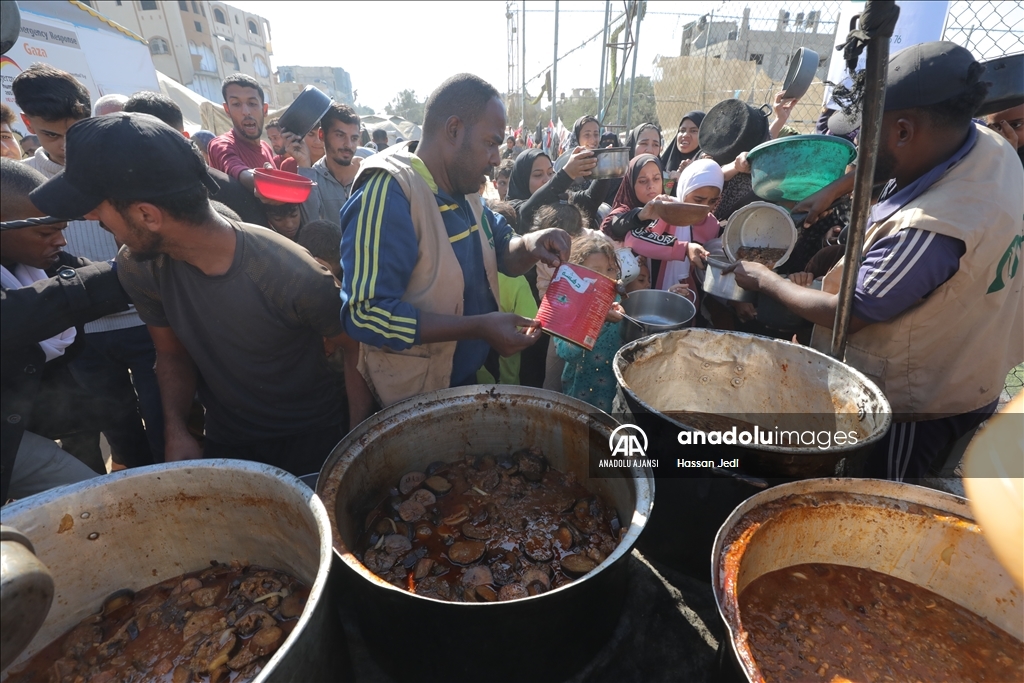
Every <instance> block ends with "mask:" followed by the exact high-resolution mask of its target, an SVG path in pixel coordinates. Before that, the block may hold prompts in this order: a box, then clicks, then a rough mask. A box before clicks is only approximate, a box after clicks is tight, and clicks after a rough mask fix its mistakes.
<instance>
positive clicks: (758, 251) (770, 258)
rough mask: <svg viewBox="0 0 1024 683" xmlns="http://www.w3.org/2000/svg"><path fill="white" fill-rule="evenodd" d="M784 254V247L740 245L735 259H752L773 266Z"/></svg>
mask: <svg viewBox="0 0 1024 683" xmlns="http://www.w3.org/2000/svg"><path fill="white" fill-rule="evenodd" d="M785 255H786V250H785V249H775V248H772V247H740V248H739V249H738V250H737V251H736V260H737V261H753V262H754V263H760V264H761V265H763V266H768V267H769V268H774V267H775V264H776V263H777V262H778V261H779V259H780V258H782V257H783V256H785Z"/></svg>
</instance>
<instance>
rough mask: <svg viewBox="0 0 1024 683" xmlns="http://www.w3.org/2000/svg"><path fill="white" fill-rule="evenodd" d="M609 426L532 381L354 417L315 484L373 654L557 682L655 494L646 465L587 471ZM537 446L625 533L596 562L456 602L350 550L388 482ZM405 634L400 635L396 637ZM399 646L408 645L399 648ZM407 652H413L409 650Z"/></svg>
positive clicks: (436, 667)
mask: <svg viewBox="0 0 1024 683" xmlns="http://www.w3.org/2000/svg"><path fill="white" fill-rule="evenodd" d="M617 426H618V423H616V422H615V420H613V419H612V418H611V417H609V416H608V415H606V414H604V413H601V412H600V411H598V410H597V409H596V408H594V407H592V406H590V405H588V404H586V403H583V402H582V401H578V400H576V399H573V398H570V397H568V396H565V395H563V394H559V393H556V392H552V391H545V390H542V389H533V388H530V387H521V386H510V385H500V386H494V385H490V386H488V385H477V386H470V387H460V388H453V389H443V390H441V391H435V392H432V393H429V394H424V395H422V396H417V397H415V398H411V399H408V400H406V401H402V402H400V403H396V404H394V405H392V406H390V407H389V408H386V409H384V410H382V411H380V412H379V413H377V414H376V415H374V416H373V417H371V418H370V419H368V420H366V421H365V422H363V423H362V424H360V425H359V426H358V427H357V428H356V429H355V430H354V431H352V432H351V433H350V434H349V435H348V436H347V437H345V439H344V440H343V441H342V442H341V443H340V444H338V446H337V448H335V450H334V452H333V453H332V454H331V457H330V458H328V460H327V462H326V463H325V464H324V467H323V469H322V470H321V474H320V479H319V481H318V482H317V492H318V493H319V494H320V497H321V498H322V499H323V501H324V504H325V505H326V506H327V510H328V514H329V516H330V518H331V527H332V529H331V530H332V534H333V538H334V550H335V552H336V553H337V555H338V557H339V559H340V562H339V567H340V568H341V575H342V577H343V579H344V581H345V583H346V588H347V590H346V595H351V596H352V598H353V601H354V603H355V611H356V616H357V619H358V620H359V625H360V629H361V631H362V633H363V636H364V638H365V640H366V643H367V645H368V646H369V648H370V652H371V654H372V655H373V656H374V659H375V660H376V661H377V662H378V664H380V666H381V667H382V668H384V669H385V670H387V671H388V672H389V673H390V674H391V675H393V676H395V677H397V678H399V679H401V680H415V681H423V680H443V681H455V680H467V681H480V680H488V681H495V680H563V679H565V678H568V677H569V676H571V675H572V674H573V673H574V672H576V671H578V670H579V669H580V668H582V667H583V666H584V665H585V664H586V663H587V662H588V661H590V659H592V658H593V656H594V655H595V654H596V653H597V652H598V650H600V649H601V648H602V647H603V646H604V645H605V643H607V641H608V639H609V637H610V636H611V633H612V631H613V630H614V628H615V625H616V623H617V622H618V620H619V616H620V613H621V610H622V606H623V601H624V600H625V594H626V579H627V573H626V560H627V557H628V555H629V553H630V550H631V549H632V547H633V544H634V543H635V542H636V540H637V538H638V537H639V536H640V532H641V531H642V530H643V528H644V525H645V524H646V523H647V518H648V516H649V515H650V512H651V508H652V506H653V502H654V487H653V481H652V480H651V479H650V469H637V470H635V471H633V474H632V476H631V477H629V478H595V477H591V476H590V474H589V462H590V457H591V453H597V454H603V455H604V457H607V456H608V455H609V454H610V450H611V449H610V447H609V444H608V440H609V437H610V436H611V434H612V430H614V429H615V428H616V427H617ZM529 446H537V447H539V448H540V449H541V450H542V451H543V452H544V455H545V456H546V457H547V458H548V460H549V462H550V463H551V466H552V467H554V468H555V469H558V470H560V471H562V472H572V473H574V474H575V475H576V477H577V479H578V480H579V481H580V483H582V484H583V485H584V486H585V487H586V488H588V489H589V490H590V491H592V492H593V493H596V494H598V495H600V496H602V497H604V499H605V500H606V501H607V502H609V503H610V504H611V505H612V506H614V507H615V509H616V510H617V511H618V515H619V519H620V520H621V522H622V525H623V528H627V533H626V534H625V536H624V537H623V539H622V541H621V542H620V543H619V545H618V547H617V548H616V549H615V552H613V553H612V554H611V555H610V556H609V557H608V558H607V559H606V560H605V561H604V562H602V563H601V564H600V565H599V566H598V568H597V569H595V570H594V571H592V572H590V573H589V574H587V575H585V576H583V577H582V578H580V579H577V580H576V581H574V582H572V583H570V584H568V585H565V586H562V587H561V588H556V589H554V590H551V591H549V592H546V593H542V594H540V595H536V596H533V597H529V598H524V599H521V600H511V601H508V602H491V603H460V602H446V601H442V600H436V599H433V598H429V597H425V596H423V595H417V594H415V593H410V592H408V591H406V590H403V589H402V588H397V587H395V586H393V585H391V584H390V583H388V582H386V581H384V580H383V579H381V578H379V577H378V576H376V575H375V574H373V573H372V572H370V571H369V570H368V569H367V568H366V567H364V566H363V564H362V563H361V562H360V561H359V559H358V557H357V556H356V555H355V553H354V545H355V543H356V539H357V537H358V536H359V534H360V533H361V531H362V530H363V524H364V523H365V519H366V515H367V512H368V511H369V510H371V509H372V508H373V507H375V506H376V505H377V504H378V503H379V502H380V501H381V499H382V498H383V497H385V496H387V495H388V490H389V489H390V488H391V487H393V486H395V483H396V482H397V481H398V480H399V478H400V477H401V476H402V475H403V474H405V473H407V472H410V471H414V470H419V471H422V470H423V469H424V468H425V467H426V466H427V465H428V464H429V463H431V462H433V461H435V460H443V461H453V460H458V459H460V458H462V457H464V456H466V455H467V454H476V455H480V454H488V453H490V454H501V453H510V452H513V451H516V450H518V449H521V448H526V447H529ZM409 634H412V636H411V637H412V640H411V641H407V640H405V638H407V637H408V635H409ZM403 648H405V649H406V650H407V651H406V652H402V649H403ZM409 648H411V649H409Z"/></svg>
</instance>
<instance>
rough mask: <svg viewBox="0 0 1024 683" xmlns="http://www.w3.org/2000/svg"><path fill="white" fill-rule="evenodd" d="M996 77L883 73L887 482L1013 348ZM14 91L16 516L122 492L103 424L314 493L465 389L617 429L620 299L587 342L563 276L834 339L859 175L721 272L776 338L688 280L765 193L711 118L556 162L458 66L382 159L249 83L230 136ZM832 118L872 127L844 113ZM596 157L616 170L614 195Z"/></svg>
mask: <svg viewBox="0 0 1024 683" xmlns="http://www.w3.org/2000/svg"><path fill="white" fill-rule="evenodd" d="M986 90H987V85H986V83H985V82H984V79H983V77H982V69H981V67H980V66H979V64H978V63H977V62H976V61H975V60H974V58H973V57H972V56H971V54H970V53H969V52H968V51H967V50H965V49H963V48H959V47H957V46H955V45H953V44H951V43H926V44H923V45H919V46H915V47H913V48H909V49H908V50H905V51H903V52H900V53H897V54H895V55H894V56H893V58H892V60H891V63H890V70H889V82H888V86H887V90H886V99H885V108H886V113H885V116H884V119H883V124H882V141H881V143H880V148H879V151H878V164H877V171H876V174H875V180H876V184H877V188H876V195H877V196H876V197H875V199H874V201H875V204H874V207H873V209H872V213H871V217H870V222H869V226H868V233H867V238H866V242H865V247H864V252H863V254H862V255H861V257H860V262H859V263H858V265H857V268H858V274H857V285H856V292H855V295H854V304H853V311H852V318H851V328H850V330H851V334H850V338H849V347H848V351H847V362H848V363H849V364H851V365H853V366H854V367H855V368H857V369H858V370H860V371H861V372H863V373H865V374H866V375H867V376H869V377H870V378H871V379H872V380H873V381H875V382H876V383H877V384H878V385H879V387H880V388H881V389H882V390H883V391H884V392H885V394H886V396H887V397H888V399H889V402H890V404H891V405H892V409H893V413H894V418H895V424H894V427H893V428H892V430H891V433H890V434H889V435H888V436H887V437H886V438H885V439H883V443H882V445H881V446H880V447H879V448H878V451H877V453H876V454H875V455H874V456H873V457H872V458H871V459H870V461H869V467H871V468H872V470H871V473H872V474H875V475H877V476H881V477H887V478H892V479H914V478H919V477H922V476H925V475H926V474H927V473H928V471H929V468H932V467H934V466H935V465H936V462H937V460H938V459H939V458H940V456H941V454H942V453H943V450H944V449H946V448H948V446H949V445H950V444H951V443H952V442H954V441H956V440H957V439H959V438H960V437H962V436H963V435H964V434H966V433H969V432H970V430H972V429H974V428H975V427H977V425H978V424H979V423H980V422H981V421H982V420H984V419H985V418H986V417H988V416H989V415H990V414H991V413H992V412H993V411H994V410H995V407H996V401H997V398H998V395H999V393H1000V390H1001V389H1002V385H1003V378H1004V377H1005V375H1006V373H1007V372H1008V371H1009V370H1010V369H1011V368H1012V367H1013V366H1015V365H1017V364H1018V363H1020V362H1021V361H1024V338H1022V327H1024V323H1022V315H1024V287H1022V282H1024V274H1021V273H1019V269H1018V268H1017V265H1018V264H1019V260H1020V252H1021V234H1022V216H1024V200H1022V186H1024V170H1022V163H1021V160H1022V159H1024V130H1022V128H1021V124H1022V119H1024V106H1021V107H1017V108H1015V109H1013V110H1007V111H1005V112H999V113H997V114H994V115H991V116H989V117H988V120H987V121H981V120H977V119H974V118H973V117H974V114H975V112H976V111H977V110H978V107H979V105H981V103H982V101H983V100H984V98H985V94H986ZM12 91H13V93H14V97H15V99H16V103H17V105H18V107H19V108H20V109H21V111H22V112H23V114H22V123H23V125H24V127H25V129H26V130H28V131H29V132H30V134H31V136H26V137H23V138H21V139H20V140H19V139H18V138H17V137H16V136H15V134H14V132H13V129H12V126H13V125H14V124H15V121H14V114H13V113H12V111H11V110H10V109H9V108H7V107H4V108H3V119H2V127H0V134H2V139H0V152H2V156H3V157H4V158H3V160H2V166H0V169H2V172H0V181H2V203H0V211H2V215H0V220H2V221H3V222H4V223H5V224H6V225H10V224H11V223H12V222H14V221H23V223H22V224H21V225H22V226H25V227H12V228H11V229H7V227H6V225H5V230H4V231H3V232H2V236H0V239H2V242H0V256H2V265H3V269H2V275H3V282H2V285H3V287H2V292H3V299H2V301H3V309H2V311H3V325H2V327H3V330H2V339H3V380H2V412H3V422H2V423H0V426H2V430H3V431H2V434H3V439H2V449H3V450H2V463H0V465H2V469H0V481H2V491H0V498H2V500H7V499H9V498H19V497H24V496H27V495H31V494H33V493H37V492H40V491H43V490H46V489H48V488H51V487H53V486H58V485H62V484H67V483H71V482H76V481H81V480H83V479H86V478H89V477H94V476H100V475H102V474H103V473H105V472H106V471H107V467H108V466H107V463H105V462H104V458H103V456H102V454H101V449H100V434H101V433H102V435H103V437H105V439H106V441H107V442H108V443H109V447H110V451H111V456H112V460H113V466H114V467H115V468H120V467H137V466H141V465H146V464H151V463H158V462H163V461H177V460H185V459H192V458H201V457H206V458H211V457H226V458H240V459H246V460H255V461H259V462H263V463H268V464H272V465H276V466H278V467H281V468H283V469H285V470H287V471H289V472H292V473H294V474H298V475H304V474H309V473H312V472H316V471H318V470H319V469H320V466H321V464H322V463H323V462H324V460H325V459H326V458H327V456H328V455H329V453H330V451H331V450H332V448H333V447H334V446H335V445H336V444H337V442H338V441H339V440H340V439H341V437H342V436H343V435H344V434H345V433H346V432H347V431H348V430H350V429H351V428H352V427H354V426H355V425H357V424H358V423H359V422H360V421H362V420H364V419H365V418H367V417H369V416H370V415H372V414H373V413H374V412H375V411H377V410H379V409H381V408H383V407H387V406H389V405H392V404H394V403H396V402H399V401H402V400H404V399H407V398H410V397H413V396H416V395H419V394H423V393H425V392H430V391H434V390H437V389H443V388H447V387H451V386H462V385H468V384H476V383H490V382H499V383H506V384H524V385H528V386H535V387H544V388H548V389H553V390H557V391H562V392H564V393H566V394H568V395H571V396H574V397H577V398H579V399H582V400H583V401H586V402H588V403H589V404H591V405H592V406H594V407H595V409H600V410H604V411H611V410H612V403H613V400H614V398H615V378H614V376H613V373H612V368H611V363H612V359H613V357H614V355H615V353H616V351H617V350H618V349H619V347H620V346H621V343H622V342H621V334H620V325H622V324H623V323H622V315H623V309H622V307H621V304H620V301H619V299H617V300H616V302H615V303H614V304H613V305H612V307H611V308H610V309H609V311H608V312H607V315H606V318H605V324H604V326H603V328H602V330H601V332H600V335H599V337H598V339H597V341H596V344H595V345H594V347H593V349H592V350H585V349H583V348H582V347H580V346H577V345H574V344H572V343H570V342H567V341H565V340H563V339H554V340H553V341H552V340H551V338H550V337H548V336H546V335H543V334H542V333H541V330H540V329H539V327H538V324H537V322H536V321H535V320H534V318H535V316H536V314H537V310H538V304H539V303H540V301H541V299H542V298H543V296H544V294H545V292H546V291H547V289H548V287H549V285H550V283H551V281H552V279H553V278H555V277H556V276H557V275H556V273H557V269H558V267H559V265H560V264H562V263H573V264H577V265H580V266H583V267H586V268H590V269H592V270H594V271H596V272H598V273H600V274H602V275H605V276H607V277H609V278H611V279H612V280H616V281H618V283H619V285H620V294H621V295H628V293H629V292H632V291H636V290H637V289H644V288H656V289H661V290H666V291H669V292H673V293H677V294H681V295H683V296H687V297H688V298H690V299H691V300H692V301H694V302H695V303H696V307H697V311H698V312H697V316H696V319H695V324H697V325H699V326H702V327H710V328H717V329H723V330H741V331H748V332H754V333H757V334H762V335H768V336H774V337H779V338H784V339H792V340H795V341H799V342H801V343H805V344H811V345H814V346H818V347H819V348H820V347H821V345H822V343H823V342H822V340H824V343H825V344H827V342H828V340H829V339H830V334H831V327H832V325H833V321H834V319H835V310H836V305H837V299H838V289H839V288H838V283H839V280H840V278H841V277H842V272H843V269H844V265H845V264H844V259H843V253H844V247H843V246H842V241H843V235H842V234H840V230H839V228H840V227H841V226H842V225H843V224H844V222H846V221H848V217H847V216H845V215H844V214H843V207H844V206H848V202H847V203H846V204H845V205H844V203H843V201H842V200H843V198H844V197H847V196H848V195H849V194H850V192H851V191H852V186H853V172H852V171H851V172H850V173H848V174H847V175H846V176H844V177H843V178H840V179H839V180H837V181H836V182H835V183H833V184H831V185H829V186H828V187H826V188H824V189H822V190H821V191H819V192H817V193H815V194H814V195H811V196H810V197H808V198H807V199H805V200H804V201H802V202H799V203H797V204H796V205H795V206H794V205H792V204H791V205H788V206H786V208H787V209H790V210H792V211H793V212H794V213H806V214H807V217H806V219H805V221H804V222H803V223H802V224H801V225H800V226H799V227H800V228H801V230H800V233H801V237H800V239H799V240H798V246H800V248H799V249H794V258H792V259H790V261H789V262H788V263H787V269H786V271H785V272H784V273H780V272H775V271H773V270H771V269H769V268H767V267H765V266H761V265H759V264H756V263H750V262H739V263H737V264H735V265H734V266H732V268H733V272H734V273H735V275H736V278H737V281H738V283H739V284H740V285H741V286H742V287H744V288H746V289H749V290H753V291H756V292H759V296H760V297H761V298H766V297H770V298H772V299H775V300H776V301H778V302H780V303H781V304H782V305H783V306H785V307H786V308H787V309H788V310H789V311H791V312H793V313H795V314H796V315H797V316H799V318H800V319H802V320H803V321H805V322H804V323H803V324H800V325H796V326H794V327H788V328H785V329H775V328H773V327H771V326H770V325H767V324H765V323H763V322H761V321H759V320H758V317H757V316H758V308H757V307H756V306H755V305H752V304H749V303H737V302H729V301H725V300H721V299H718V298H716V297H712V296H709V295H705V294H703V292H702V291H701V286H700V285H701V281H702V276H703V272H704V269H705V268H706V265H707V264H706V259H707V258H708V257H709V254H711V253H713V252H715V251H716V250H717V249H718V248H719V243H720V238H721V234H722V230H723V226H724V225H725V224H727V222H728V220H729V219H730V217H731V216H732V215H733V213H735V212H736V211H737V210H738V209H740V208H741V207H743V206H744V205H746V204H749V203H750V202H751V201H753V200H755V199H757V198H756V197H755V196H754V195H753V193H752V192H751V189H750V188H751V183H750V175H749V174H750V165H749V163H748V162H747V160H746V152H742V153H740V154H739V156H737V157H736V158H735V159H733V160H721V159H719V160H715V159H712V158H710V157H709V156H708V155H707V154H705V153H703V152H702V149H701V142H700V131H701V124H702V122H703V120H704V117H705V114H704V112H700V111H692V112H688V113H686V114H685V115H684V116H683V117H682V119H681V120H680V122H679V125H678V126H677V127H676V128H675V129H673V130H671V131H665V132H663V131H662V130H661V129H660V127H659V126H658V125H657V124H656V123H651V122H644V123H642V124H640V125H639V126H637V127H636V128H634V129H633V130H632V131H630V132H629V133H628V135H627V136H625V138H624V139H620V137H619V136H617V135H616V134H614V133H610V132H609V131H605V130H603V129H602V124H601V122H600V121H599V120H598V119H597V118H596V117H594V116H584V117H581V118H580V119H579V120H578V121H577V122H576V123H575V125H574V126H573V130H572V135H571V137H570V139H569V140H568V142H567V145H566V146H565V149H564V150H557V151H560V152H562V153H561V154H556V153H552V154H549V153H548V152H546V151H545V149H544V148H543V147H541V146H539V145H536V144H534V141H532V140H529V139H526V138H523V137H517V135H515V134H511V135H510V134H509V130H510V129H509V127H508V125H507V121H506V114H505V107H504V105H503V103H502V99H501V97H500V95H499V93H498V92H497V90H496V89H495V88H494V87H493V86H491V85H490V84H488V83H487V82H485V81H483V80H482V79H480V78H478V77H476V76H473V75H470V74H459V75H456V76H453V77H451V78H449V79H448V80H446V81H445V82H444V83H443V84H442V85H441V86H439V87H438V88H437V89H436V90H435V91H434V92H433V93H432V94H431V96H430V97H429V99H428V100H427V103H426V105H425V109H424V121H423V125H422V136H421V139H419V140H418V141H415V142H406V141H401V142H398V143H396V144H393V145H390V146H389V145H388V140H387V137H386V134H384V135H381V133H383V131H375V132H374V134H373V136H372V142H371V137H370V136H369V135H368V134H367V131H366V130H365V127H364V126H363V125H362V123H361V121H360V117H359V115H358V114H356V112H355V111H354V110H353V109H352V108H351V107H349V106H347V105H345V104H341V103H333V104H332V105H331V106H330V108H329V109H328V110H327V112H326V113H325V114H324V116H323V117H322V119H321V120H320V121H319V123H318V125H316V126H315V127H314V128H313V130H312V131H310V132H309V133H308V134H305V135H297V134H296V133H294V132H292V131H289V130H287V129H286V128H284V127H282V125H281V122H280V121H279V120H278V119H271V120H269V121H268V120H266V116H267V114H268V105H267V102H266V98H265V93H264V92H263V90H262V88H261V86H260V85H259V84H258V83H257V82H256V81H255V80H253V79H251V78H249V77H247V76H244V75H242V74H234V75H232V76H230V77H228V78H227V79H225V80H224V82H223V85H222V95H223V102H224V104H223V107H224V111H225V113H226V114H227V115H228V117H230V119H231V123H232V128H231V130H230V131H228V132H226V133H223V134H221V135H213V134H212V133H209V132H207V131H200V132H198V133H196V134H194V135H192V136H189V134H188V133H187V132H186V130H185V122H184V120H183V117H182V112H181V110H180V109H179V108H178V106H177V105H176V104H175V103H174V102H173V100H171V99H169V98H168V97H166V96H164V95H161V94H159V93H153V92H137V93H129V94H125V95H120V96H105V97H103V98H101V99H100V100H99V101H97V102H95V103H94V104H93V103H91V102H90V97H89V93H88V91H87V90H86V89H85V88H84V87H83V86H82V85H81V84H80V83H79V82H78V81H77V80H76V79H75V78H74V77H73V76H72V75H70V74H68V73H65V72H62V71H59V70H57V69H54V68H52V67H50V66H46V65H43V64H36V65H33V66H31V67H29V68H28V69H26V70H25V71H24V72H23V73H22V74H21V75H19V76H18V77H17V78H16V79H14V82H13V84H12ZM794 104H795V101H794V100H786V99H783V98H782V97H781V96H780V97H777V98H776V101H775V119H774V121H773V122H772V124H771V126H770V127H769V133H768V136H769V138H771V137H778V136H782V135H787V134H794V133H796V131H795V130H793V129H791V128H789V126H788V125H787V118H788V115H789V112H790V111H791V110H792V107H793V105H794ZM820 126H821V129H822V130H821V132H831V133H832V134H843V135H848V134H855V132H856V129H857V127H858V126H859V124H858V123H857V122H856V121H854V120H851V116H850V115H849V112H844V111H837V112H830V111H826V112H823V116H822V120H821V122H820ZM29 137H34V138H36V139H37V141H38V145H39V146H38V148H36V149H35V150H34V152H32V153H31V154H29V153H27V149H28V145H27V144H25V143H31V142H32V140H29ZM23 144H24V145H25V146H24V147H22V146H21V145H23ZM606 146H622V147H625V148H627V149H628V156H629V163H628V167H627V169H626V172H625V174H624V175H623V176H622V177H621V178H617V179H606V178H605V179H596V180H595V179H593V178H591V176H592V175H593V173H594V169H595V167H596V165H597V160H596V158H595V155H594V150H596V149H598V148H599V147H606ZM748 151H749V150H748ZM721 161H727V163H724V164H722V163H719V162H721ZM261 169H277V170H280V171H286V172H290V173H294V174H296V175H297V176H302V177H304V178H306V179H308V180H310V181H313V186H312V188H311V191H310V193H309V195H308V198H306V199H305V200H304V201H303V202H301V203H288V202H281V201H276V200H274V199H272V198H270V197H267V196H264V195H263V194H262V193H261V192H260V191H259V190H258V189H257V188H256V185H255V180H256V177H257V172H259V171H260V170H261ZM485 196H486V197H488V198H487V199H484V197H485ZM666 207H667V208H666ZM669 209H671V210H669ZM32 219H38V220H32ZM679 223H685V224H683V225H680V224H679ZM837 240H838V243H837ZM626 264H631V265H630V266H629V267H628V268H625V269H624V268H623V266H624V265H626ZM625 271H629V273H628V277H626V278H623V275H624V274H625ZM816 279H817V280H820V281H821V284H820V286H818V287H815V286H812V284H813V283H814V281H815V280H816ZM693 390H694V391H696V390H697V389H696V388H694V389H693Z"/></svg>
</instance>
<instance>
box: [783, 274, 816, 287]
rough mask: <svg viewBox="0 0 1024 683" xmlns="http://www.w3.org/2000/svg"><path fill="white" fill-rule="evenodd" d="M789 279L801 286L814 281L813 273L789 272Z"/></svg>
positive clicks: (808, 284)
mask: <svg viewBox="0 0 1024 683" xmlns="http://www.w3.org/2000/svg"><path fill="white" fill-rule="evenodd" d="M789 280H790V282H792V283H794V284H797V285H800V286H801V287H810V286H811V284H812V283H813V282H814V273H790V274H789Z"/></svg>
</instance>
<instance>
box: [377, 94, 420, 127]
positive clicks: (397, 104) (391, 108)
mask: <svg viewBox="0 0 1024 683" xmlns="http://www.w3.org/2000/svg"><path fill="white" fill-rule="evenodd" d="M423 105H424V102H420V101H419V100H417V99H416V91H415V90H403V91H402V92H400V93H398V94H397V95H396V96H395V99H393V100H391V102H390V103H388V104H386V105H385V106H384V111H386V112H387V113H388V116H401V117H402V118H405V119H408V120H410V121H412V122H413V123H416V124H422V123H423Z"/></svg>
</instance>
